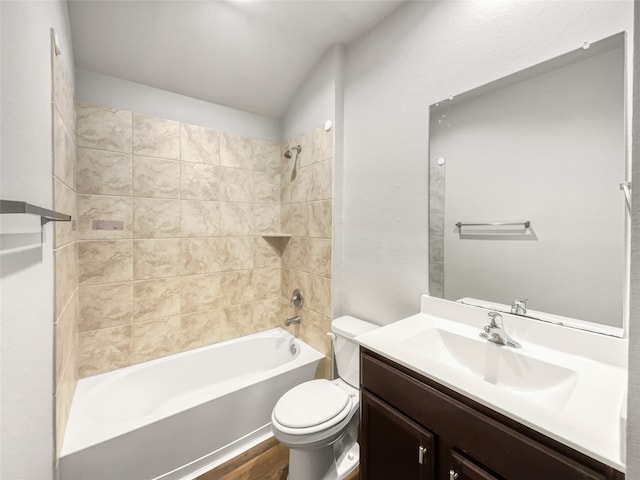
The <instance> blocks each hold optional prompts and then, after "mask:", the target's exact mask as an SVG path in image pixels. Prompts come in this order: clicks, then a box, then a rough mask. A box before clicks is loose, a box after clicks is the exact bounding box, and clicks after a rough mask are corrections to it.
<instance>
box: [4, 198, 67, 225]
mask: <svg viewBox="0 0 640 480" xmlns="http://www.w3.org/2000/svg"><path fill="white" fill-rule="evenodd" d="M7 213H22V214H27V215H39V216H40V225H46V224H47V223H49V222H70V221H71V215H65V214H64V213H60V212H56V211H54V210H49V209H47V208H42V207H38V206H36V205H32V204H30V203H27V202H18V201H15V200H0V214H2V215H4V214H7Z"/></svg>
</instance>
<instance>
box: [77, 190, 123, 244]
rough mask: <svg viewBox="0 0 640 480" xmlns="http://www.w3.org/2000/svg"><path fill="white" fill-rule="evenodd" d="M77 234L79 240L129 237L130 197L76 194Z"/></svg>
mask: <svg viewBox="0 0 640 480" xmlns="http://www.w3.org/2000/svg"><path fill="white" fill-rule="evenodd" d="M105 222H106V223H105ZM78 234H79V237H80V239H81V240H93V239H107V238H131V237H132V236H133V222H132V218H131V198H127V197H107V196H104V195H78Z"/></svg>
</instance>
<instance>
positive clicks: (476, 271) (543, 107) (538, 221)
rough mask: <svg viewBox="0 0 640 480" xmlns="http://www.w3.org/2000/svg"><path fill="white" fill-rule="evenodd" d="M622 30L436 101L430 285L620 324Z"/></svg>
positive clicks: (564, 318) (579, 319) (592, 326)
mask: <svg viewBox="0 0 640 480" xmlns="http://www.w3.org/2000/svg"><path fill="white" fill-rule="evenodd" d="M624 40H625V39H624V33H620V34H617V35H615V36H613V37H609V38H606V39H604V40H601V41H598V42H595V43H592V44H585V45H583V47H582V48H578V49H576V50H575V51H572V52H569V53H567V54H565V55H562V56H560V57H557V58H554V59H552V60H549V61H547V62H544V63H542V64H539V65H535V66H533V67H530V68H528V69H526V70H523V71H520V72H518V73H515V74H513V75H510V76H508V77H505V78H502V79H500V80H497V81H495V82H492V83H490V84H487V85H483V86H481V87H478V88H475V89H473V90H471V91H468V92H466V93H463V94H461V95H456V96H455V97H450V98H449V99H446V100H443V101H442V102H439V103H437V104H434V105H432V106H431V107H430V120H429V159H430V160H429V162H430V165H429V167H430V168H429V175H430V185H429V186H430V192H429V195H430V202H429V203H430V204H429V238H430V247H429V256H430V258H429V265H430V272H429V278H430V281H429V283H430V285H429V290H430V294H431V295H432V296H435V297H441V298H445V299H447V300H454V301H462V302H465V303H470V304H474V305H477V306H483V307H486V308H491V309H497V310H502V311H506V312H510V311H511V312H513V313H518V314H523V315H527V316H531V317H534V318H540V319H542V320H546V321H552V322H556V323H562V324H566V325H570V326H574V327H577V328H585V329H589V330H593V331H598V332H601V333H606V334H610V335H617V336H621V335H622V334H623V315H624V314H625V313H626V312H625V310H626V309H624V308H623V304H624V298H625V293H624V292H625V285H626V275H627V274H626V271H627V269H626V266H625V265H626V263H625V262H626V253H625V251H626V235H627V233H626V229H625V224H626V215H627V207H626V203H625V193H628V190H625V188H627V187H628V186H630V184H628V183H626V182H627V178H630V176H628V175H627V171H626V170H627V168H626V143H625V142H626V140H625V70H624ZM621 184H622V185H621ZM629 201H630V200H629ZM516 299H522V300H525V299H526V302H524V303H520V304H519V305H514V301H515V300H516Z"/></svg>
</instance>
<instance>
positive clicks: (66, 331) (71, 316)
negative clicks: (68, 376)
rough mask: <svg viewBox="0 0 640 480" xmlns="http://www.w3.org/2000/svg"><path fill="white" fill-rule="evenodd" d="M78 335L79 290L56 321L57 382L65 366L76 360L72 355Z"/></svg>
mask: <svg viewBox="0 0 640 480" xmlns="http://www.w3.org/2000/svg"><path fill="white" fill-rule="evenodd" d="M77 335H78V291H77V290H76V292H75V293H74V295H73V297H72V299H71V301H70V302H69V303H68V304H67V305H66V308H65V309H64V311H63V312H62V314H61V315H60V317H59V318H58V320H57V321H56V322H55V355H56V362H55V368H56V377H55V378H56V382H58V381H60V379H61V378H62V373H63V370H64V368H65V366H67V365H69V364H70V362H71V363H72V362H73V361H74V358H73V357H72V356H71V355H72V353H73V349H74V347H75V343H76V337H77Z"/></svg>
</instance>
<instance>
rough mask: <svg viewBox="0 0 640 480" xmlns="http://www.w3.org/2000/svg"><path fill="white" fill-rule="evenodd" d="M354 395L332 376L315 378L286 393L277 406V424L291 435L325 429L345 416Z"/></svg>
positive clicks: (274, 416) (275, 419)
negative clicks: (329, 378) (331, 377)
mask: <svg viewBox="0 0 640 480" xmlns="http://www.w3.org/2000/svg"><path fill="white" fill-rule="evenodd" d="M352 407H353V400H352V398H351V396H350V395H349V394H348V393H347V392H346V391H345V390H344V389H342V388H340V387H338V386H337V385H336V384H335V383H333V382H331V381H329V380H311V381H310V382H305V383H302V384H300V385H298V386H297V387H294V388H292V389H291V390H289V391H288V392H287V393H285V394H284V395H283V396H282V397H281V398H280V400H278V403H276V406H275V407H274V409H273V414H272V421H273V424H274V426H276V427H277V429H278V430H279V431H281V432H283V433H287V434H289V435H308V434H311V433H317V432H322V431H324V430H327V429H329V428H331V427H332V426H334V425H337V424H340V423H341V422H342V421H343V420H345V419H346V418H347V417H348V416H349V413H350V412H351V410H352Z"/></svg>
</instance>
